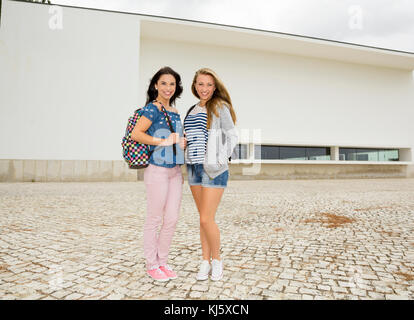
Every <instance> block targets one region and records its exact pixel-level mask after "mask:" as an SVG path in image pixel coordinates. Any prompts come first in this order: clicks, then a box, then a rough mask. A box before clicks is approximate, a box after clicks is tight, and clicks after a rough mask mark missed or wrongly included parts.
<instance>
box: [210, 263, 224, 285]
mask: <svg viewBox="0 0 414 320" xmlns="http://www.w3.org/2000/svg"><path fill="white" fill-rule="evenodd" d="M211 265H212V267H213V268H212V271H211V280H213V281H219V280H221V279H222V278H223V261H221V260H216V259H213V261H211Z"/></svg>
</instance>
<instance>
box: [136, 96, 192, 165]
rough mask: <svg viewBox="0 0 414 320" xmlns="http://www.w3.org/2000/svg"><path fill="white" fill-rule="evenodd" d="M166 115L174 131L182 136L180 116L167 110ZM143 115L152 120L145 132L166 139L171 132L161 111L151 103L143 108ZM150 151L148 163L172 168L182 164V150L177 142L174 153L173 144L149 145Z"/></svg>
mask: <svg viewBox="0 0 414 320" xmlns="http://www.w3.org/2000/svg"><path fill="white" fill-rule="evenodd" d="M167 113H168V116H169V117H170V120H171V125H172V127H173V129H174V131H175V132H176V133H178V134H179V135H180V137H183V136H184V135H183V126H182V123H181V118H180V115H179V114H178V113H175V112H171V111H167ZM142 115H143V116H145V117H146V118H147V119H148V120H150V121H151V122H152V124H151V126H150V127H149V128H148V130H147V132H146V133H147V134H148V135H150V136H152V137H155V138H161V139H167V138H168V137H169V135H170V134H171V130H170V127H169V125H168V123H167V120H166V119H165V116H164V114H163V112H161V111H160V110H158V107H157V106H156V105H154V104H153V103H149V104H147V105H146V106H145V107H144V108H143V113H142ZM149 147H150V151H153V152H152V155H151V157H150V160H149V163H150V164H153V165H156V166H160V167H165V168H173V167H175V166H176V165H177V164H178V165H182V164H184V151H183V150H182V149H181V148H180V146H179V144H178V143H176V146H175V149H176V154H175V155H174V152H173V146H172V145H171V146H154V145H150V146H149Z"/></svg>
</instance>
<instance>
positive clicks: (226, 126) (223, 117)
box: [220, 106, 238, 160]
mask: <svg viewBox="0 0 414 320" xmlns="http://www.w3.org/2000/svg"><path fill="white" fill-rule="evenodd" d="M220 111H221V112H220V125H221V129H222V132H223V133H224V134H225V141H224V146H225V150H226V154H225V155H224V156H225V159H226V160H227V159H228V158H229V157H230V156H231V155H232V153H233V150H234V148H235V147H236V145H237V143H238V134H237V130H236V127H235V126H234V122H233V119H232V117H231V114H230V110H229V108H228V107H226V106H223V107H222V108H221V110H220ZM223 160H224V159H223Z"/></svg>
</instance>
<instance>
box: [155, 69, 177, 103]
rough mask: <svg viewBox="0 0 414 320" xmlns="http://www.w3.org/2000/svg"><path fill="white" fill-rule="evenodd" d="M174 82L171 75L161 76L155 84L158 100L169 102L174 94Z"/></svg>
mask: <svg viewBox="0 0 414 320" xmlns="http://www.w3.org/2000/svg"><path fill="white" fill-rule="evenodd" d="M175 88H176V82H175V78H174V76H173V75H171V74H163V75H162V76H161V77H160V78H159V79H158V81H157V83H156V84H155V89H157V90H158V98H161V99H163V100H167V101H169V100H170V99H171V97H172V96H173V95H174V93H175Z"/></svg>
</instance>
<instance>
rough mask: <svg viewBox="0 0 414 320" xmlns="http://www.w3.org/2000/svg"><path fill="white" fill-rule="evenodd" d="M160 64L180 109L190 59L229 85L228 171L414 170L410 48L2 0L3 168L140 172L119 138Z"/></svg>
mask: <svg viewBox="0 0 414 320" xmlns="http://www.w3.org/2000/svg"><path fill="white" fill-rule="evenodd" d="M163 66H170V67H172V68H173V69H175V70H176V71H178V72H179V73H180V75H181V77H182V80H183V87H184V92H183V94H182V97H181V98H180V99H178V100H177V103H176V107H177V109H178V110H179V112H180V114H181V115H182V116H184V115H185V113H186V111H187V109H188V108H189V107H190V106H191V105H193V104H194V103H195V102H196V98H195V97H194V96H193V95H192V93H191V90H190V86H191V82H192V79H193V76H194V73H195V71H196V70H197V69H199V68H202V67H209V68H211V69H213V70H215V71H216V72H217V73H218V74H219V76H220V77H221V78H222V80H223V82H224V83H225V85H226V86H227V88H228V90H229V92H230V94H231V97H232V101H233V104H234V107H235V110H236V112H237V116H238V121H237V128H238V130H239V146H238V147H237V151H238V158H239V159H233V160H232V162H231V166H230V168H231V176H232V178H233V179H298V178H301V179H302V178H303V179H308V178H318V179H319V178H365V177H366V178H376V177H401V178H406V177H414V162H413V159H414V126H413V119H414V79H413V69H414V54H410V53H403V52H398V51H393V50H385V49H379V48H372V47H366V46H360V45H351V44H344V43H339V42H335V41H328V40H319V39H312V38H307V37H301V36H291V35H284V34H279V33H275V32H264V31H257V30H250V29H245V28H235V27H228V26H221V25H214V24H207V23H198V22H190V21H181V20H177V19H167V18H158V17H149V16H142V15H138V14H122V13H115V12H107V11H98V10H86V9H81V8H71V7H63V6H49V5H40V4H32V3H23V2H16V1H2V18H1V27H0V70H1V72H0V83H1V86H0V181H135V180H137V179H141V178H142V170H139V171H136V170H130V169H128V167H127V166H126V164H125V163H124V162H123V160H122V152H121V139H122V136H123V134H124V131H125V127H126V123H127V119H128V117H129V116H130V115H131V114H132V112H133V111H134V110H135V109H137V108H138V107H140V106H143V105H144V103H145V94H146V89H147V86H148V84H149V80H150V78H151V77H152V75H153V74H154V73H155V72H156V71H157V70H158V69H160V68H161V67H163ZM183 172H184V173H185V168H183Z"/></svg>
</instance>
